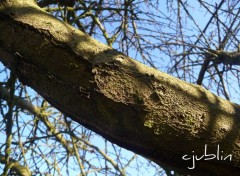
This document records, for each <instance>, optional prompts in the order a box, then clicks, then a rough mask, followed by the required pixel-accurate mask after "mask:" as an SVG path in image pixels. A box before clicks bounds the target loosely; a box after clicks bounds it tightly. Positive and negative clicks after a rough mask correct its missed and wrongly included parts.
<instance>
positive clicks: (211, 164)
mask: <svg viewBox="0 0 240 176" xmlns="http://www.w3.org/2000/svg"><path fill="white" fill-rule="evenodd" d="M0 32H1V33H0V60H1V61H2V63H3V64H4V65H5V66H7V67H8V68H9V69H11V70H12V71H13V72H14V73H15V74H16V75H17V76H18V78H19V79H20V81H21V82H22V83H23V84H26V85H28V86H30V87H32V88H33V89H34V90H36V91H37V92H38V93H39V94H41V95H42V96H43V97H44V98H45V99H46V100H47V101H48V102H49V103H51V105H52V106H54V107H56V108H57V109H59V110H60V111H61V112H63V113H65V114H66V115H68V116H69V117H71V118H72V119H73V120H75V121H77V122H79V123H80V124H82V125H84V126H86V127H87V128H89V129H91V130H93V131H95V132H97V133H99V134H101V135H102V136H103V137H105V138H106V139H108V140H109V141H111V142H114V143H116V144H118V145H120V146H122V147H124V148H126V149H129V150H131V151H134V152H136V153H138V154H141V155H143V156H145V157H147V158H149V159H150V160H152V161H154V162H156V163H158V164H159V165H160V166H165V167H171V168H172V169H174V170H176V171H180V172H183V173H190V174H195V175H237V174H239V172H240V168H239V167H240V133H239V129H240V120H239V117H240V107H239V105H236V104H233V103H231V102H228V101H226V100H223V99H221V98H220V97H217V96H215V95H214V94H212V93H210V92H209V91H207V90H205V89H204V88H202V87H200V86H197V85H192V84H189V83H187V82H184V81H181V80H179V79H176V78H174V77H172V76H169V75H167V74H165V73H162V72H160V71H158V70H156V69H153V68H149V67H147V66H145V65H143V64H141V63H139V62H137V61H135V60H133V59H131V58H129V57H127V56H125V55H123V54H122V53H120V52H118V51H116V50H114V49H112V48H110V47H108V46H106V45H104V44H102V43H100V42H98V41H96V40H94V39H92V38H91V37H89V36H88V35H86V34H84V33H82V32H81V31H79V30H77V29H75V28H73V27H72V26H69V25H68V24H66V23H64V22H61V21H59V20H58V19H56V18H54V17H52V16H51V15H49V14H47V13H46V12H44V11H43V10H41V9H40V8H39V7H38V6H37V5H35V4H34V1H31V0H28V1H25V0H5V1H4V0H2V1H1V3H0ZM218 147H219V148H218ZM204 150H206V151H205V153H204ZM193 151H194V153H193ZM210 154H215V155H216V157H215V158H214V157H213V156H214V155H210ZM229 154H231V155H232V160H231V161H230V159H229V158H228V159H226V160H224V158H223V157H225V156H227V155H229ZM184 155H185V157H183V156H184ZM186 155H188V156H186ZM195 155H197V157H198V159H199V160H198V161H196V162H195V168H194V169H189V168H188V167H192V166H193V160H192V159H193V156H195ZM202 155H203V158H200V157H201V156H202ZM210 156H212V158H211V157H210ZM184 159H185V160H184ZM187 159H189V160H187Z"/></svg>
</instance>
